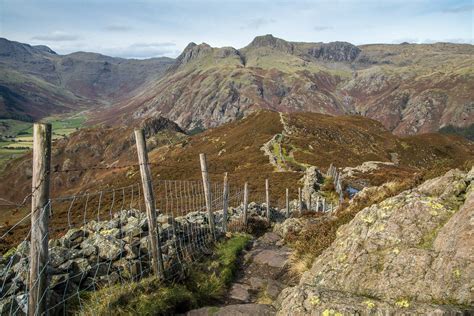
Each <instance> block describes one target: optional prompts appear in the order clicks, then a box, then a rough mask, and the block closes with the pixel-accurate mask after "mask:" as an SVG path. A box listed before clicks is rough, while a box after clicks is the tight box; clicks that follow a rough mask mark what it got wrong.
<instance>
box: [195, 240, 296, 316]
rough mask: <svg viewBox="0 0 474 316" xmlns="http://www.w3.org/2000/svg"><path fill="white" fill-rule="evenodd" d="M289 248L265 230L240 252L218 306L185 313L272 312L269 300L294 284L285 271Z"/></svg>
mask: <svg viewBox="0 0 474 316" xmlns="http://www.w3.org/2000/svg"><path fill="white" fill-rule="evenodd" d="M289 255H290V249H289V248H287V247H285V246H283V245H282V240H281V237H280V236H278V235H277V234H275V233H273V232H268V233H266V234H265V235H263V236H262V237H260V238H258V239H255V240H254V241H253V243H252V244H251V246H250V248H249V249H248V250H247V251H246V252H245V253H244V255H243V257H242V262H241V266H240V269H239V270H238V272H237V277H236V279H235V281H234V283H233V284H232V285H231V286H230V288H229V291H228V293H227V295H226V297H225V299H224V300H223V304H222V305H220V306H212V307H203V308H200V309H196V310H192V311H189V312H188V313H187V315H192V316H199V315H206V316H207V315H274V314H275V312H276V311H275V310H274V308H273V307H272V305H271V304H272V302H273V301H274V300H275V299H276V298H277V297H278V294H280V292H281V290H282V289H284V288H285V287H287V286H292V285H295V284H296V283H297V280H294V279H293V278H291V277H290V275H289V273H288V258H289Z"/></svg>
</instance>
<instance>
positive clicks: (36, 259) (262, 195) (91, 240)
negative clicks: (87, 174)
mask: <svg viewBox="0 0 474 316" xmlns="http://www.w3.org/2000/svg"><path fill="white" fill-rule="evenodd" d="M142 149H143V153H144V157H140V158H141V159H143V161H141V164H130V165H120V166H92V167H91V168H89V170H96V169H100V170H102V169H110V168H113V169H118V168H120V169H122V168H130V167H132V166H133V167H136V168H139V169H140V172H141V175H142V182H140V183H132V184H129V185H127V186H123V187H112V188H107V189H104V190H100V191H95V192H85V193H79V194H73V195H69V196H60V197H53V198H48V199H47V200H46V203H45V204H44V205H41V207H38V209H37V210H33V211H32V212H29V210H30V209H31V208H32V205H35V204H34V203H36V202H35V200H34V197H35V193H38V192H37V190H38V191H40V190H39V187H40V186H41V185H42V184H43V181H45V179H47V181H49V175H50V173H56V172H63V173H69V172H82V171H84V169H83V168H77V169H74V168H71V169H67V170H66V169H65V170H52V171H46V172H45V173H44V174H43V178H40V181H39V182H38V185H37V186H36V187H34V188H33V189H32V193H30V194H28V195H27V196H26V197H25V198H24V199H23V201H22V202H21V203H18V204H15V205H14V207H15V208H16V210H17V211H18V212H20V213H19V216H18V220H17V221H16V223H15V224H13V225H9V226H6V227H3V228H2V230H1V231H0V246H1V247H0V253H2V255H1V256H0V315H26V314H28V315H42V314H45V313H46V314H50V315H66V314H71V313H74V312H78V311H81V310H84V309H85V308H86V305H85V304H86V303H87V300H91V299H92V300H93V299H98V298H97V297H98V296H94V295H88V294H87V293H89V294H90V293H92V292H93V291H98V290H101V289H102V288H104V287H107V286H114V285H121V286H129V285H130V284H133V282H137V281H139V280H141V279H143V278H145V277H148V276H151V275H156V276H158V277H159V278H161V279H163V281H167V280H173V281H178V280H180V279H182V278H184V277H185V276H186V272H187V271H188V270H189V269H190V267H191V265H192V264H193V263H194V262H197V261H199V260H200V259H201V258H202V257H203V256H208V255H210V254H212V250H213V246H214V243H215V241H216V240H217V239H218V238H220V237H221V236H224V235H225V234H226V233H227V232H238V231H244V230H246V229H247V228H248V223H249V220H250V221H251V220H253V219H255V218H256V217H257V218H259V219H260V220H265V221H267V222H268V223H269V222H275V221H282V220H284V219H285V218H287V217H289V216H292V215H293V214H294V213H296V212H300V211H301V210H302V208H303V204H304V202H303V201H302V200H301V196H300V197H299V198H298V199H293V200H291V201H290V197H289V195H288V190H287V195H286V201H285V203H284V205H281V204H278V203H281V199H278V197H274V196H272V197H270V196H269V191H268V188H265V187H264V186H263V184H262V189H257V190H251V191H250V192H249V190H248V186H247V184H245V186H241V185H239V186H237V185H234V184H232V183H230V184H229V183H227V182H226V181H212V182H211V181H210V180H209V175H208V173H212V171H211V172H208V170H207V166H206V162H205V156H204V155H202V156H203V157H201V158H204V159H202V160H201V169H202V175H203V178H202V179H195V180H191V179H188V180H156V179H155V180H152V179H151V178H150V174H149V169H148V168H149V167H150V165H154V164H153V163H149V162H148V161H147V160H148V158H147V156H146V146H144V148H142ZM139 156H140V155H139ZM144 166H145V167H146V168H142V167H144ZM221 175H222V174H221ZM48 185H49V184H48ZM263 188H265V189H263ZM150 191H151V192H150ZM150 195H151V196H153V199H150ZM152 200H153V201H154V205H151V204H153V203H152V202H151V201H152ZM267 200H269V201H270V203H269V204H270V206H271V207H269V206H268V205H267ZM33 202H34V203H33ZM32 203H33V204H32ZM317 203H318V205H319V202H317ZM7 204H8V203H7ZM324 205H325V204H324V201H323V207H322V210H323V211H328V210H332V207H326V208H325V207H324ZM9 206H12V205H10V204H9ZM35 207H36V206H35ZM310 209H311V208H310ZM319 209H320V208H319V206H317V207H316V210H319ZM22 212H23V213H22ZM23 214H24V215H23ZM32 214H33V215H32ZM32 216H34V217H32ZM155 227H157V229H156V230H155ZM38 236H41V237H40V238H37V237H38ZM36 269H37V270H36ZM86 297H87V298H86ZM94 297H95V298H94Z"/></svg>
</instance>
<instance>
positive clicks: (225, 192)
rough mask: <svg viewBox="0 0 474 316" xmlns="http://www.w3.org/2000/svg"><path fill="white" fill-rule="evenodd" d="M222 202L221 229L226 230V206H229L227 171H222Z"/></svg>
mask: <svg viewBox="0 0 474 316" xmlns="http://www.w3.org/2000/svg"><path fill="white" fill-rule="evenodd" d="M223 199H224V200H223V202H222V204H223V205H222V216H223V218H222V230H223V231H224V233H226V232H227V208H228V207H229V182H228V180H227V172H225V173H224V196H223Z"/></svg>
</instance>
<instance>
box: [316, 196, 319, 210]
mask: <svg viewBox="0 0 474 316" xmlns="http://www.w3.org/2000/svg"><path fill="white" fill-rule="evenodd" d="M318 211H319V195H318V197H317V198H316V212H318Z"/></svg>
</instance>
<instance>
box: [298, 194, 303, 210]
mask: <svg viewBox="0 0 474 316" xmlns="http://www.w3.org/2000/svg"><path fill="white" fill-rule="evenodd" d="M302 208H303V205H302V201H301V188H298V211H299V212H300V215H301V211H302Z"/></svg>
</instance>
